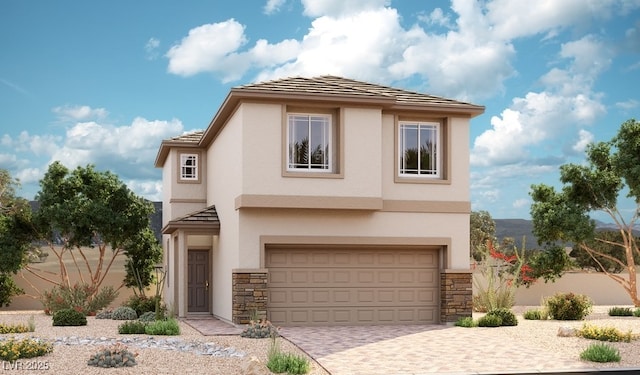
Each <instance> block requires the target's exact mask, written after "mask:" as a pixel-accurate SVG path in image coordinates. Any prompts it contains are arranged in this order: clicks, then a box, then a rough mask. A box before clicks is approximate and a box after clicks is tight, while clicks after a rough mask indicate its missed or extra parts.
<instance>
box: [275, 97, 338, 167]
mask: <svg viewBox="0 0 640 375" xmlns="http://www.w3.org/2000/svg"><path fill="white" fill-rule="evenodd" d="M341 114H342V109H341V108H327V107H315V106H309V107H297V106H288V105H283V106H282V147H281V149H282V176H283V177H307V178H309V177H312V178H344V175H343V173H342V171H343V170H344V169H343V163H344V160H343V158H342V155H344V151H343V150H344V149H343V146H344V145H343V142H342V139H344V138H343V134H342V132H343V126H342V123H341V120H342V118H343V116H342V115H341ZM291 115H302V116H326V117H328V118H329V139H330V141H329V142H330V143H329V149H330V151H329V155H328V157H329V169H313V168H310V169H307V168H290V167H289V116H291Z"/></svg>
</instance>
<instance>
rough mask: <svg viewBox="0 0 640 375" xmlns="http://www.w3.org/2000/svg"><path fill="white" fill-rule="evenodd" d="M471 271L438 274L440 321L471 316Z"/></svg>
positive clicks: (444, 321) (453, 320)
mask: <svg viewBox="0 0 640 375" xmlns="http://www.w3.org/2000/svg"><path fill="white" fill-rule="evenodd" d="M472 276H473V275H472V273H471V271H466V270H461V271H454V270H450V271H445V272H442V273H441V274H440V322H441V323H448V322H455V321H456V320H458V319H459V318H462V317H467V316H472V313H473V286H472Z"/></svg>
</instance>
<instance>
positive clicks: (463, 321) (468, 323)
mask: <svg viewBox="0 0 640 375" xmlns="http://www.w3.org/2000/svg"><path fill="white" fill-rule="evenodd" d="M454 325H455V326H456V327H464V328H473V327H477V326H478V324H477V323H476V321H474V320H473V318H472V317H470V316H465V317H463V318H459V319H458V320H456V322H455V323H454Z"/></svg>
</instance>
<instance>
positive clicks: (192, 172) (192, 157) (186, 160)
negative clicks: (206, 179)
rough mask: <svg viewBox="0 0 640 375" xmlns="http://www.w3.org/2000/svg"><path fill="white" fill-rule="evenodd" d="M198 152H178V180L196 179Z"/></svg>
mask: <svg viewBox="0 0 640 375" xmlns="http://www.w3.org/2000/svg"><path fill="white" fill-rule="evenodd" d="M198 156H199V155H198V154H186V153H185V154H180V180H182V181H198V179H199V176H198Z"/></svg>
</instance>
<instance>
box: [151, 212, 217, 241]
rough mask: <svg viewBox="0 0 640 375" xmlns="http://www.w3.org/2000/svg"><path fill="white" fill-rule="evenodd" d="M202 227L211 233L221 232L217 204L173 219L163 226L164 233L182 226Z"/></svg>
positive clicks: (169, 232) (190, 227) (171, 231)
mask: <svg viewBox="0 0 640 375" xmlns="http://www.w3.org/2000/svg"><path fill="white" fill-rule="evenodd" d="M187 227H188V228H189V229H195V228H197V229H201V230H204V231H208V232H210V234H218V233H220V219H219V218H218V212H217V211H216V206H209V207H206V208H203V209H202V210H199V211H195V212H192V213H190V214H188V215H185V216H182V217H179V218H176V219H173V220H171V221H170V222H169V223H167V225H166V226H165V227H164V228H162V233H163V234H171V233H173V232H175V231H176V230H178V229H181V228H187Z"/></svg>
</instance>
